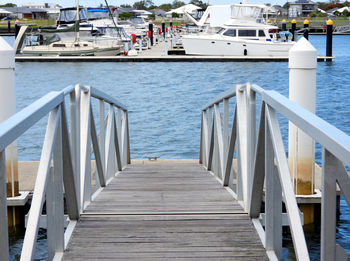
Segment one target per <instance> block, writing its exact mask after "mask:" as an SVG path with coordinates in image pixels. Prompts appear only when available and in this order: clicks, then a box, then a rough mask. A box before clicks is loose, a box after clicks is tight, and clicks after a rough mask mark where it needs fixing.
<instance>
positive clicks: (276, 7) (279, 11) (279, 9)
mask: <svg viewBox="0 0 350 261" xmlns="http://www.w3.org/2000/svg"><path fill="white" fill-rule="evenodd" d="M272 8H273V9H274V10H276V15H277V16H280V17H281V16H282V17H286V16H288V10H287V9H284V8H283V7H282V6H280V5H274V6H272Z"/></svg>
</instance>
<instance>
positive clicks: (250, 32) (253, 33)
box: [238, 30, 256, 36]
mask: <svg viewBox="0 0 350 261" xmlns="http://www.w3.org/2000/svg"><path fill="white" fill-rule="evenodd" d="M238 36H256V30H238Z"/></svg>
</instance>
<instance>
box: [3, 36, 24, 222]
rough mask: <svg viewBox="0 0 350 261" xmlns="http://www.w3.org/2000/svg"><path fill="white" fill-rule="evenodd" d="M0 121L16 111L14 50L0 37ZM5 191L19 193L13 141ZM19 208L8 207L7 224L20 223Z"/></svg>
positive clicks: (8, 152) (7, 155)
mask: <svg viewBox="0 0 350 261" xmlns="http://www.w3.org/2000/svg"><path fill="white" fill-rule="evenodd" d="M0 57H1V58H0V79H1V81H0V93H1V94H0V122H3V121H5V120H7V119H8V118H9V117H11V116H12V115H13V114H15V113H16V96H15V80H14V70H15V51H14V49H13V48H12V47H11V46H10V45H9V44H8V43H7V42H6V41H5V40H4V39H3V38H1V37H0ZM5 154H6V163H5V165H6V191H7V197H16V196H18V195H19V184H18V162H17V144H16V142H13V143H12V144H10V145H9V146H8V147H7V148H6V150H5ZM20 221H21V220H20V215H19V209H18V208H15V207H8V225H9V226H16V225H19V224H20Z"/></svg>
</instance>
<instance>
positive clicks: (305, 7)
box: [288, 0, 318, 17]
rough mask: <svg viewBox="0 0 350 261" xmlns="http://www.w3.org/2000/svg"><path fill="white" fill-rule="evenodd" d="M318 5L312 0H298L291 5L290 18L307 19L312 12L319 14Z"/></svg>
mask: <svg viewBox="0 0 350 261" xmlns="http://www.w3.org/2000/svg"><path fill="white" fill-rule="evenodd" d="M317 8H318V5H317V3H315V2H312V1H310V0H298V1H296V2H290V3H289V9H288V14H289V17H307V16H309V15H310V14H311V13H312V12H317Z"/></svg>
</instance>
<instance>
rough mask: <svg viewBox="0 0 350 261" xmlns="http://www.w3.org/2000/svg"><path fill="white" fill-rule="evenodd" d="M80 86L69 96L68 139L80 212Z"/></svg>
mask: <svg viewBox="0 0 350 261" xmlns="http://www.w3.org/2000/svg"><path fill="white" fill-rule="evenodd" d="M80 94H81V90H80V86H79V85H78V84H77V85H76V86H75V90H74V91H73V92H71V94H70V119H71V124H70V137H71V141H72V144H71V147H72V150H71V151H72V163H73V168H74V181H75V191H76V197H77V204H78V209H79V211H80V210H81V205H80V203H81V199H80V96H81V95H80Z"/></svg>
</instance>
